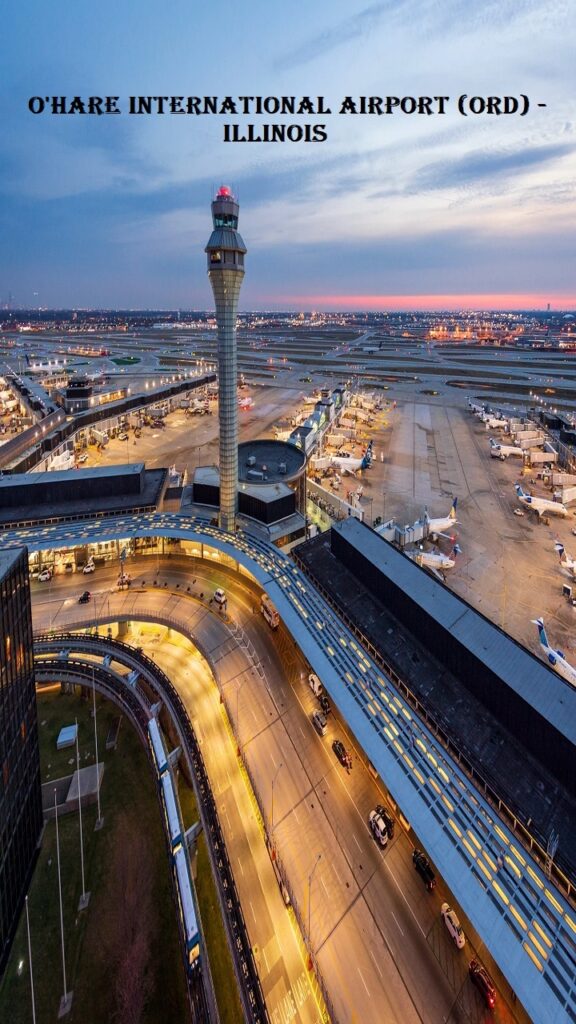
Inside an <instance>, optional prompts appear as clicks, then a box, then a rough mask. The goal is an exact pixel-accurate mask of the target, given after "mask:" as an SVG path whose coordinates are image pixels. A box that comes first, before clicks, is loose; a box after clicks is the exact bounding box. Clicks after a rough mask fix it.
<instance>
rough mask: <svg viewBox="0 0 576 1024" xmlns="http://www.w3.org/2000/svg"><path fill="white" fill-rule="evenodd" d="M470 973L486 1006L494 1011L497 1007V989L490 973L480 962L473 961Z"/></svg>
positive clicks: (469, 968) (469, 969)
mask: <svg viewBox="0 0 576 1024" xmlns="http://www.w3.org/2000/svg"><path fill="white" fill-rule="evenodd" d="M468 972H469V974H470V977H471V978H472V981H473V982H474V984H475V985H476V988H477V989H478V991H479V993H480V995H481V996H482V998H483V1000H484V1002H485V1003H486V1006H487V1007H488V1009H489V1010H493V1009H494V1007H495V1005H496V989H495V987H494V982H493V981H492V978H491V977H490V975H489V974H488V971H487V970H486V968H485V967H482V964H481V963H479V961H478V960H471V961H470V966H469V967H468Z"/></svg>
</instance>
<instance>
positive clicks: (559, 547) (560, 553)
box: [554, 540, 565, 561]
mask: <svg viewBox="0 0 576 1024" xmlns="http://www.w3.org/2000/svg"><path fill="white" fill-rule="evenodd" d="M554 547H555V548H556V551H557V552H558V557H559V559H560V561H562V556H563V555H564V551H565V548H564V545H563V544H561V543H560V541H559V540H557V541H556V543H555V545H554Z"/></svg>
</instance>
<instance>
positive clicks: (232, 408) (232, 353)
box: [205, 185, 246, 533]
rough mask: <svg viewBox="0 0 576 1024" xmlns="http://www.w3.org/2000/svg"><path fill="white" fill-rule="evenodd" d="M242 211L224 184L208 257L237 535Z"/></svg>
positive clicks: (223, 505) (230, 519) (228, 523)
mask: <svg viewBox="0 0 576 1024" xmlns="http://www.w3.org/2000/svg"><path fill="white" fill-rule="evenodd" d="M238 213H239V206H238V203H237V202H236V199H235V198H234V196H233V195H232V192H231V191H230V189H229V188H226V186H225V185H223V186H222V187H221V188H220V189H219V190H218V192H217V194H216V198H215V199H214V201H213V203H212V221H213V224H214V230H213V232H212V234H211V235H210V239H209V241H208V245H207V246H206V250H205V251H206V253H207V256H208V277H209V278H210V284H211V285H212V291H213V293H214V302H215V304H216V323H217V325H218V400H219V421H220V517H219V525H220V527H221V529H223V530H227V531H228V532H229V533H233V532H234V530H235V527H236V511H237V508H238V398H237V390H236V389H237V376H238V373H237V359H236V316H237V313H238V298H239V296H240V288H241V285H242V280H243V278H244V255H245V253H246V246H245V245H244V242H243V241H242V238H241V236H240V235H239V233H238V231H237V227H238Z"/></svg>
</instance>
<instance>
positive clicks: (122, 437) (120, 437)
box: [118, 434, 128, 441]
mask: <svg viewBox="0 0 576 1024" xmlns="http://www.w3.org/2000/svg"><path fill="white" fill-rule="evenodd" d="M118 440H119V441H127V440H128V434H118Z"/></svg>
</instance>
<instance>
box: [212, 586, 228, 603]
mask: <svg viewBox="0 0 576 1024" xmlns="http://www.w3.org/2000/svg"><path fill="white" fill-rule="evenodd" d="M214 600H215V601H216V604H226V602H227V600H228V598H227V597H226V591H225V590H222V588H221V587H218V590H215V591H214Z"/></svg>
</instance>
